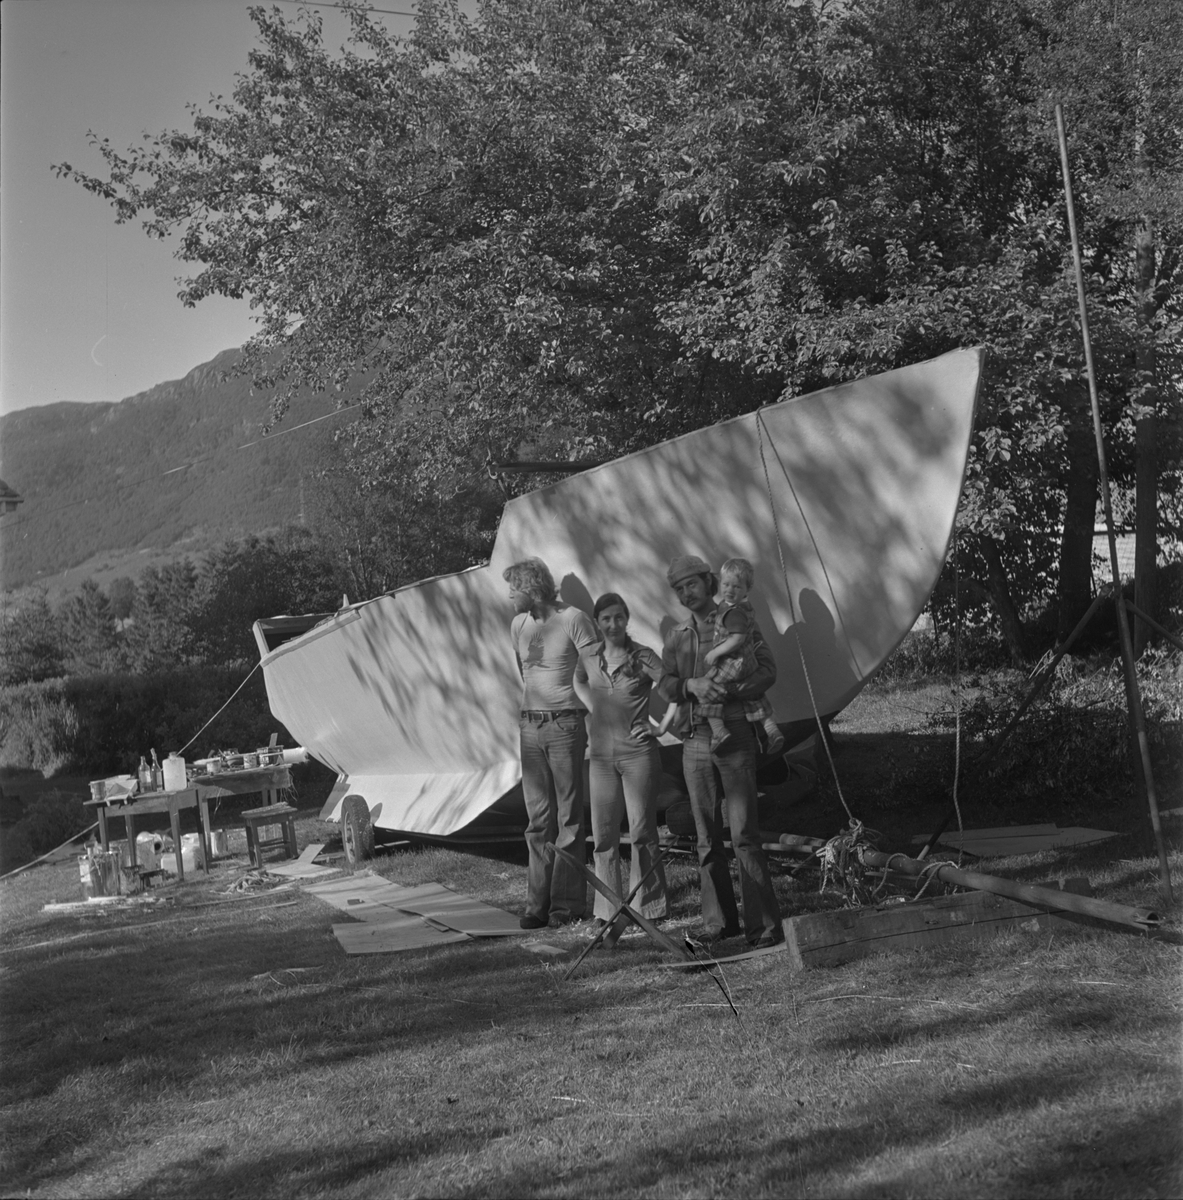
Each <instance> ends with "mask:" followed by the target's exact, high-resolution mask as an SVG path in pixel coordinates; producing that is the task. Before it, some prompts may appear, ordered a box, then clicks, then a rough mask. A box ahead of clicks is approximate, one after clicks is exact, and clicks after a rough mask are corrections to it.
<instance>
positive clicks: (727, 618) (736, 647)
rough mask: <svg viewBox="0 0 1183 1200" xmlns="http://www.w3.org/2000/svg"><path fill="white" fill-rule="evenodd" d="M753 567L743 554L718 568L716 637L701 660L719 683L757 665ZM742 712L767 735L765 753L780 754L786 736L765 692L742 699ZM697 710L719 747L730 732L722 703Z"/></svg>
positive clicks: (715, 747)
mask: <svg viewBox="0 0 1183 1200" xmlns="http://www.w3.org/2000/svg"><path fill="white" fill-rule="evenodd" d="M755 575H756V571H755V568H754V567H753V566H752V564H751V563H750V562H748V560H747V559H746V558H729V559H728V560H727V561H726V562H725V563H724V564H723V565H722V566H721V567H720V568H719V607H718V608H717V609H716V611H715V639H714V643H713V645H712V646H711V648H710V650H708V651H707V653H706V655H705V656H704V661H705V662H706V664H707V666H708V667H709V668H710V670H708V671H707V676H706V677H707V678H708V679H711V680H714V682H715V683H719V684H730V683H738V682H740V681H741V680H743V679H746V678H747V677H748V676H749V675H750V674H751V673H752V672H753V671H754V670H755V669H756V655H755V651H754V650H753V637H752V634H753V631H754V630H755V628H756V614H755V613H754V612H752V605H751V603H750V602H749V600H748V593H749V592H750V591H751V590H752V582H753V580H754V579H755ZM743 706H744V714H745V715H746V717H747V719H748V721H750V722H751V723H752V724H756V723H757V722H759V723H760V724H761V725H762V726H763V727H764V733H765V734H766V736H767V739H768V753H769V754H779V753H780V752H781V750H783V749H784V745H785V739H784V737H783V736H782V734H781V731H780V729H779V728H778V727H777V724H776V722H775V721H774V720H773V719H772V707H771V705H769V703H768V699H767V697H766V696H758V697H756V698H755V699H754V700H745V701H744V702H743ZM698 711H699V712H700V713H701V714H702V715H703V716H704V717H706V719H707V720H708V721H709V722H710V726H711V749H712V750H718V749H719V747H721V746H722V745H723V744H724V743H725V742H726V741H727V739H728V738H729V737H730V736H731V735H730V734H729V733H728V732H727V726H726V725H725V724H724V722H723V705H722V704H720V703H715V704H701V703H700V704H699V705H698Z"/></svg>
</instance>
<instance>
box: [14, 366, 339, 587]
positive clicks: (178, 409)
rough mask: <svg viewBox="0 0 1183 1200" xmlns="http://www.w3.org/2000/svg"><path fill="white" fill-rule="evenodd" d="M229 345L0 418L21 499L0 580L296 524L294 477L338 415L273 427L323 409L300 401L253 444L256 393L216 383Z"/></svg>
mask: <svg viewBox="0 0 1183 1200" xmlns="http://www.w3.org/2000/svg"><path fill="white" fill-rule="evenodd" d="M238 353H239V352H238V351H237V350H226V351H223V352H222V353H221V354H219V355H218V356H217V357H216V358H214V359H213V360H212V361H210V362H208V363H203V364H202V365H201V366H199V367H195V368H194V369H193V370H192V371H190V372H189V374H188V375H186V376H185V377H184V379H180V380H174V381H171V382H168V383H162V384H158V385H157V386H156V387H154V388H150V389H149V390H148V391H146V392H141V393H140V394H138V395H136V396H131V397H129V398H128V399H126V400H121V401H119V402H118V403H115V404H112V403H97V404H68V403H64V404H51V405H46V406H44V407H42V408H29V409H22V410H20V411H18V412H14V413H7V414H5V415H4V416H2V417H0V478H3V479H4V480H5V481H6V482H7V483H8V484H9V485H10V486H11V487H12V488H14V489H15V490H16V491H17V492H19V493H20V494H21V495H22V496H23V497H24V503H23V504H22V505H21V506H20V508H18V509H17V510H16V511H15V512H13V513H11V514H9V515H6V516H4V517H3V518H0V555H2V558H0V582H2V584H3V587H4V588H6V589H8V588H17V587H21V586H24V585H26V584H29V583H33V582H37V581H38V580H41V579H44V578H45V577H48V576H52V575H55V574H56V573H59V572H61V571H64V570H66V569H67V568H70V567H76V566H78V565H79V564H80V563H84V562H86V561H88V560H89V559H91V558H93V556H95V555H96V554H98V553H100V552H106V551H132V552H134V551H141V552H142V551H145V550H148V549H155V550H171V551H173V552H174V553H176V554H179V553H181V552H189V553H200V551H201V550H203V549H205V548H207V547H208V546H209V545H211V544H213V543H215V542H218V541H221V540H223V539H225V538H228V537H236V536H240V535H242V534H244V533H252V532H253V533H257V532H261V531H263V530H267V529H274V528H278V527H279V526H281V525H284V524H287V523H290V522H292V521H295V520H297V519H298V517H299V514H300V512H301V506H302V498H301V482H302V480H303V479H304V478H305V477H306V476H307V477H311V476H312V475H313V474H314V472H315V471H316V470H317V468H318V467H319V465H320V464H321V462H322V461H323V458H324V456H325V453H326V451H327V448H328V445H329V443H330V441H331V439H332V436H333V432H334V431H335V430H337V429H340V428H342V427H344V425H345V424H346V423H347V422H348V421H349V420H350V419H351V418H350V417H349V416H347V415H344V414H342V415H341V416H339V417H337V418H335V419H330V420H325V421H321V422H319V423H318V424H316V425H312V426H310V427H308V428H306V429H299V430H294V431H293V432H291V433H285V432H284V431H285V430H291V429H293V427H294V426H296V425H298V424H300V423H301V422H304V421H308V420H310V419H312V418H314V417H318V416H321V415H323V414H326V413H330V412H332V411H333V409H334V407H335V403H334V400H333V399H332V398H330V397H327V396H318V397H312V398H306V399H303V400H300V401H298V402H297V403H295V404H294V405H293V406H292V408H291V410H290V411H289V412H288V414H287V415H286V416H285V418H284V421H283V423H282V424H281V425H279V426H277V427H276V429H274V430H273V431H272V434H271V435H270V436H268V437H266V438H264V437H263V434H262V426H263V423H264V421H265V420H266V418H267V406H268V397H267V396H266V395H251V386H250V380H249V379H246V378H223V374H224V372H226V371H228V370H229V369H230V368H232V367H233V366H234V365H235V363H236V362H237V360H238ZM255 442H257V443H259V444H256V445H249V446H248V445H247V444H248V443H255ZM243 447H246V448H243ZM189 464H193V465H189ZM176 468H180V469H176Z"/></svg>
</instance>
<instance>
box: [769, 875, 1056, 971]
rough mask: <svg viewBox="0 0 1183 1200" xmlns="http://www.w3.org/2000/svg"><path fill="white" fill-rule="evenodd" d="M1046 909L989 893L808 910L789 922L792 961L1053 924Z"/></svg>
mask: <svg viewBox="0 0 1183 1200" xmlns="http://www.w3.org/2000/svg"><path fill="white" fill-rule="evenodd" d="M1050 923H1051V919H1050V917H1049V914H1048V913H1047V912H1046V911H1044V910H1043V909H1038V908H1034V907H1032V906H1031V905H1029V904H1023V903H1022V902H1021V901H1018V900H1008V899H1006V898H1005V897H1002V896H994V895H991V894H990V893H988V892H970V893H968V894H966V895H958V896H936V897H934V898H933V899H931V900H925V901H921V902H919V903H917V904H892V905H881V906H878V907H875V908H844V909H839V910H838V911H836V912H818V913H803V914H801V915H800V916H797V917H790V918H789V919H788V920H786V921H785V923H784V925H785V938H786V944H787V946H788V951H789V958H790V961H791V962H792V965H793V966H794V967H795V968H797V969H801V968H804V967H823V966H835V965H837V964H838V963H844V962H850V961H852V960H853V959H856V958H866V957H867V956H868V955H871V954H880V953H882V952H883V951H885V950H905V949H913V948H917V947H923V948H927V947H932V946H939V945H942V944H945V943H948V942H957V941H969V940H973V939H977V938H986V937H994V936H996V935H997V934H999V933H1004V932H1007V931H1009V930H1012V929H1017V928H1022V929H1026V930H1030V931H1032V932H1034V931H1037V930H1040V929H1046V928H1048V927H1049V925H1050Z"/></svg>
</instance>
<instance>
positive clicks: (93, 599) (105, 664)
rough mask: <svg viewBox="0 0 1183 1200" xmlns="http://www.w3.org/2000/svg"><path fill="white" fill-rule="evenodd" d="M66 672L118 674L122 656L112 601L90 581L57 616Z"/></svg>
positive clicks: (86, 580)
mask: <svg viewBox="0 0 1183 1200" xmlns="http://www.w3.org/2000/svg"><path fill="white" fill-rule="evenodd" d="M58 619H59V621H60V623H61V631H62V645H63V650H64V653H65V656H66V668H67V671H68V672H69V673H70V674H71V675H84V674H95V673H102V672H107V671H115V670H118V669H119V668H120V667H121V666H122V665H123V654H122V649H121V647H120V644H119V641H118V638H117V636H116V630H115V614H114V611H113V606H112V604H111V601H110V600H109V599H108V598H107V596H106V595H105V594H104V592H103V589H102V588H101V587H99V585H98V584H97V583H96V582H95V581H94V580H93V579H85V580H83V582H82V586H81V588H80V589H79V591H78V592H76V593H75V594H74V595H73V596H70V597H69V598H68V599H66V600H65V601H64V602H63V604H62V606H61V609H60V610H59V613H58Z"/></svg>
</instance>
